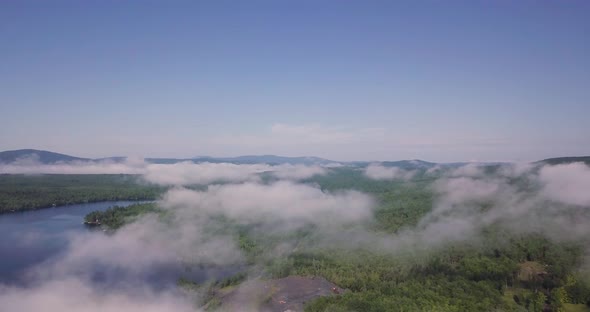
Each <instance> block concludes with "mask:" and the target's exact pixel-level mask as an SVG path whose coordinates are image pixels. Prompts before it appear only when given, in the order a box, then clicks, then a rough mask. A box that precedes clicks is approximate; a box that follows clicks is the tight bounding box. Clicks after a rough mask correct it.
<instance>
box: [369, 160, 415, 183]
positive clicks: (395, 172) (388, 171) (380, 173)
mask: <svg viewBox="0 0 590 312" xmlns="http://www.w3.org/2000/svg"><path fill="white" fill-rule="evenodd" d="M365 175H366V176H367V177H369V178H371V179H374V180H394V179H401V180H410V179H411V178H413V177H414V175H416V172H415V171H409V170H405V169H402V168H398V167H385V166H383V165H380V164H370V165H369V166H367V168H366V169H365Z"/></svg>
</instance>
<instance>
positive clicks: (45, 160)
mask: <svg viewBox="0 0 590 312" xmlns="http://www.w3.org/2000/svg"><path fill="white" fill-rule="evenodd" d="M26 158H34V159H35V160H37V161H39V162H40V163H42V164H54V163H57V162H69V161H112V162H123V161H125V160H126V159H127V157H121V156H117V157H105V158H98V159H90V158H81V157H74V156H70V155H65V154H60V153H54V152H50V151H42V150H35V149H21V150H15V151H4V152H0V163H12V162H15V161H16V160H19V159H26ZM145 161H146V162H149V163H156V164H174V163H178V162H183V161H192V162H194V163H202V162H211V163H234V164H272V165H278V164H294V165H295V164H306V165H310V164H318V165H327V164H337V163H338V162H336V161H332V160H328V159H323V158H319V157H284V156H276V155H248V156H238V157H209V156H198V157H194V158H146V159H145Z"/></svg>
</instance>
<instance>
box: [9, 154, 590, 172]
mask: <svg viewBox="0 0 590 312" xmlns="http://www.w3.org/2000/svg"><path fill="white" fill-rule="evenodd" d="M29 159H30V160H34V161H38V162H40V163H42V164H55V163H63V162H71V161H112V162H123V161H125V160H126V159H127V157H124V156H114V157H103V158H83V157H76V156H71V155H67V154H62V153H56V152H52V151H46V150H38V149H19V150H8V151H1V152H0V164H9V163H14V162H15V161H19V160H29ZM145 161H146V162H149V163H155V164H173V163H178V162H185V161H190V162H194V163H203V162H210V163H234V164H262V163H264V164H271V165H278V164H292V165H297V164H304V165H312V164H314V165H338V164H351V165H358V166H365V165H368V164H371V163H378V164H380V165H382V166H385V167H399V168H406V169H428V168H432V167H435V166H439V165H446V166H460V165H465V164H468V163H467V162H451V163H436V162H429V161H424V160H420V159H411V160H395V161H334V160H330V159H325V158H321V157H316V156H293V157H291V156H278V155H270V154H263V155H242V156H236V157H212V156H195V157H192V158H158V157H150V158H145ZM572 162H584V163H586V164H587V165H590V156H570V157H555V158H547V159H543V160H539V161H536V162H533V163H535V164H550V165H556V164H567V163H572ZM488 163H489V164H497V163H493V162H488ZM482 164H487V163H486V162H482Z"/></svg>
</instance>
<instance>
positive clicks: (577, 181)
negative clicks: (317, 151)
mask: <svg viewBox="0 0 590 312" xmlns="http://www.w3.org/2000/svg"><path fill="white" fill-rule="evenodd" d="M539 177H540V180H541V183H543V184H544V189H543V191H544V194H545V195H546V196H547V197H548V198H549V199H552V200H557V201H561V202H564V203H567V204H573V205H583V206H590V191H589V190H590V167H588V166H586V165H585V164H584V163H573V164H567V165H557V166H544V167H543V168H542V169H541V171H540V173H539Z"/></svg>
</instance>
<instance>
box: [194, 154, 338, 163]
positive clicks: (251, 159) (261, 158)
mask: <svg viewBox="0 0 590 312" xmlns="http://www.w3.org/2000/svg"><path fill="white" fill-rule="evenodd" d="M192 161H194V162H229V163H235V164H261V163H263V164H271V165H280V164H292V165H297V164H303V165H312V164H316V165H328V164H336V163H338V162H336V161H333V160H328V159H324V158H319V157H310V156H305V157H285V156H276V155H247V156H238V157H221V158H215V157H196V158H193V159H192Z"/></svg>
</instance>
